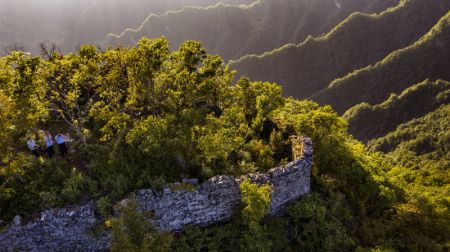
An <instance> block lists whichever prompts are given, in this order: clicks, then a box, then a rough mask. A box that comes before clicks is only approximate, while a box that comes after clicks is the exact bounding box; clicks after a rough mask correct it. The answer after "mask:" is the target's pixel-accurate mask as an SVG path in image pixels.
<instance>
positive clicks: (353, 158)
mask: <svg viewBox="0 0 450 252" xmlns="http://www.w3.org/2000/svg"><path fill="white" fill-rule="evenodd" d="M48 56H49V57H48V59H43V58H41V57H34V56H31V55H29V54H26V53H23V52H13V53H11V54H10V55H8V56H6V57H3V58H0V66H1V67H0V107H1V108H2V109H1V110H0V119H1V120H0V137H1V138H2V140H4V144H2V145H1V146H0V155H1V160H0V162H1V163H0V165H1V167H0V216H1V217H0V218H2V219H5V220H9V219H11V218H12V217H13V216H14V215H15V214H22V215H26V214H30V213H33V212H36V211H38V210H39V209H44V208H48V207H55V206H59V205H63V204H68V203H79V202H81V201H85V200H90V199H95V200H96V202H97V207H98V212H99V213H100V214H101V215H102V216H104V217H105V220H107V221H106V223H107V224H108V225H107V226H110V227H111V229H112V233H113V242H112V244H111V250H114V251H146V250H158V251H161V250H164V251H166V250H174V251H219V250H220V251H298V250H299V249H301V250H309V251H311V250H318V251H349V250H359V251H370V250H387V251H389V250H402V251H447V250H449V249H450V241H449V238H448V235H447V234H448V232H449V231H450V230H448V229H449V227H450V218H449V195H448V186H449V183H448V182H449V181H448V174H447V173H448V164H447V163H445V162H446V160H448V157H447V156H445V155H447V154H445V153H448V146H449V145H448V132H447V131H448V130H447V131H446V129H448V123H447V124H445V123H444V122H445V119H446V118H448V107H442V108H441V109H440V110H437V112H436V115H435V117H433V118H425V119H423V120H422V121H420V122H418V123H417V125H421V126H420V127H423V129H424V130H425V129H428V128H430V127H431V128H433V127H432V126H431V124H429V122H431V121H436V120H439V121H440V122H442V127H441V128H439V129H438V131H439V132H440V133H439V134H438V136H444V138H441V137H439V139H441V140H442V139H443V140H442V141H441V142H440V144H438V145H433V146H434V147H433V148H434V149H433V151H432V153H433V154H430V155H428V156H426V157H424V156H423V155H422V154H424V153H422V152H420V151H418V150H417V149H414V148H413V147H411V148H410V146H416V144H417V146H422V147H423V145H422V144H421V143H419V142H417V141H416V140H414V139H411V136H412V135H413V134H414V132H416V131H414V132H413V133H411V134H410V133H405V134H403V132H400V133H398V136H399V137H396V136H397V135H395V136H394V137H388V138H387V139H391V138H392V139H393V140H392V141H391V140H389V141H388V143H389V144H391V145H392V146H403V145H402V144H401V143H396V141H397V140H396V139H401V141H402V142H405V143H406V144H405V146H406V147H404V148H403V147H402V148H400V149H402V150H404V151H402V152H399V153H400V154H396V153H397V151H394V152H392V153H390V154H388V155H387V156H386V155H384V154H381V153H374V152H370V151H369V150H367V149H366V147H365V146H364V145H363V144H361V143H360V142H358V141H356V140H355V139H353V137H352V136H351V135H350V134H349V133H348V132H347V122H346V121H345V120H344V119H343V118H341V117H340V116H339V115H338V113H337V112H335V111H334V110H333V108H332V107H331V106H319V105H318V104H316V103H314V102H312V101H299V100H295V99H292V98H283V97H282V89H281V87H280V86H278V85H276V84H274V83H268V82H252V81H250V80H249V79H247V78H242V79H240V80H239V81H238V82H237V83H235V85H232V79H233V72H232V71H231V70H230V69H229V68H228V67H227V66H225V65H224V64H223V61H222V60H221V59H220V57H219V56H213V55H209V54H207V53H206V51H205V49H203V48H202V46H201V44H200V43H198V42H195V41H187V42H185V43H183V44H182V45H181V46H180V48H179V49H178V50H177V51H170V50H169V44H168V42H167V40H166V39H165V38H160V39H153V40H150V39H142V40H140V42H139V43H138V45H137V46H135V47H131V48H117V49H109V50H107V51H105V52H102V51H99V50H98V49H97V48H96V47H95V46H83V47H81V49H80V50H79V51H78V52H77V53H74V54H68V55H65V56H62V55H58V54H49V55H48ZM436 118H439V119H436ZM405 127H408V126H405ZM420 127H419V126H418V128H417V130H420V129H422V128H420ZM408 128H409V127H408ZM411 128H412V129H411V130H414V129H415V128H414V127H412V126H411ZM400 129H401V128H400ZM433 129H434V128H433ZM41 130H50V131H51V132H52V133H56V132H66V131H70V133H71V135H72V136H73V138H74V140H75V141H74V142H71V143H70V145H69V148H70V150H71V151H70V153H69V157H66V158H60V157H55V158H53V159H49V158H47V157H46V156H44V155H43V156H41V157H40V158H35V157H33V156H32V155H31V153H29V150H27V148H26V140H27V137H34V138H35V139H36V140H37V141H38V142H40V144H41V145H43V142H42V139H43V138H42V132H41ZM433 132H434V131H433ZM444 132H445V133H444ZM416 133H417V132H416ZM300 135H306V136H309V137H311V138H312V140H313V142H314V164H313V173H312V193H311V194H310V195H308V196H305V197H303V198H301V199H299V200H298V201H297V202H294V203H293V204H291V205H290V206H289V207H288V209H287V211H286V213H285V214H284V215H283V216H280V217H268V216H265V213H266V210H267V208H268V206H269V203H270V197H269V195H270V192H271V188H270V186H269V185H263V186H256V185H254V184H251V183H249V182H245V183H243V184H242V185H241V191H242V194H243V195H242V196H243V202H242V203H243V204H242V207H241V209H237V211H236V216H235V217H234V218H233V220H232V221H231V222H229V223H223V224H220V225H214V226H211V227H206V228H199V227H193V226H189V227H186V228H185V229H184V231H183V233H182V234H181V236H180V237H173V236H172V235H170V234H167V233H159V232H158V231H156V230H155V229H154V227H152V225H151V224H150V223H149V222H148V217H151V216H148V215H147V213H139V212H137V211H136V208H137V206H136V205H135V204H133V202H131V203H130V204H128V205H127V206H122V207H120V210H119V211H120V213H121V214H120V215H119V216H116V217H115V218H112V219H108V218H110V217H111V210H112V206H113V204H114V203H115V202H116V201H117V200H119V199H121V198H122V197H124V196H125V195H126V194H128V193H131V192H133V191H134V190H136V189H139V188H148V187H153V188H158V187H160V186H161V185H162V184H163V183H166V182H169V181H176V180H179V179H180V178H183V177H198V178H201V179H206V178H209V177H211V176H213V175H216V174H231V175H239V174H242V173H248V172H258V171H266V170H267V169H269V168H271V167H273V166H276V165H278V164H282V163H285V162H286V161H288V160H290V159H292V151H291V143H290V140H289V139H290V137H291V136H300ZM432 135H433V133H430V134H428V135H426V136H424V142H423V143H427V142H429V141H433V139H434V140H435V138H431V136H432ZM408 137H410V138H408ZM425 138H429V140H427V139H425ZM380 141H381V140H380ZM373 146H375V143H374V144H373ZM393 148H396V147H392V148H391V149H389V150H392V149H393ZM397 149H398V148H397ZM404 153H408V155H409V156H406V155H405V156H404V157H411V158H410V159H409V160H410V162H403V161H399V158H398V157H401V155H403V154H404ZM397 155H398V156H397ZM434 157H437V158H440V161H439V162H437V163H436V162H435V160H434ZM414 160H418V161H417V162H418V163H415V161H414ZM421 160H424V163H419V162H422V161H421ZM425 163H426V165H428V166H426V167H430V168H427V169H422V168H421V165H422V164H425ZM414 164H418V165H419V167H418V168H419V169H417V167H416V166H414ZM441 165H444V166H441ZM424 167H425V166H424ZM446 172H447V173H446ZM445 174H447V177H445ZM425 177H427V178H432V180H430V181H428V180H427V179H425Z"/></svg>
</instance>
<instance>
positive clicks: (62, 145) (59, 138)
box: [55, 133, 67, 157]
mask: <svg viewBox="0 0 450 252" xmlns="http://www.w3.org/2000/svg"><path fill="white" fill-rule="evenodd" d="M55 140H56V143H57V144H58V147H59V153H60V154H61V157H64V155H66V154H67V146H66V139H65V137H64V135H63V134H61V133H58V134H56V136H55Z"/></svg>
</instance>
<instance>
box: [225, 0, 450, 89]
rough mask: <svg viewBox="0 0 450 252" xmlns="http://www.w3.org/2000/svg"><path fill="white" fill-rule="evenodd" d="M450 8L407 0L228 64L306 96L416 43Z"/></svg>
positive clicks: (449, 4) (439, 2) (440, 2)
mask: <svg viewBox="0 0 450 252" xmlns="http://www.w3.org/2000/svg"><path fill="white" fill-rule="evenodd" d="M449 9H450V2H449V1H443V0H434V1H422V0H407V1H402V2H401V3H400V4H399V5H398V6H396V7H395V8H391V9H389V10H387V11H385V12H383V13H381V14H373V15H368V14H363V13H355V14H353V15H351V16H350V17H349V18H347V19H346V20H345V21H343V22H342V23H341V24H339V25H338V26H337V27H336V28H334V29H333V30H332V31H331V32H329V33H328V34H327V35H325V36H323V37H319V38H308V39H307V40H306V41H305V42H303V43H301V44H297V45H293V44H292V45H285V46H283V47H281V48H279V49H276V50H274V51H272V52H268V53H264V54H262V55H260V56H256V55H251V56H245V57H243V58H242V59H240V60H238V61H232V62H231V64H230V65H231V66H232V68H233V69H236V70H237V71H238V74H242V75H245V76H249V77H250V78H252V79H256V80H269V81H274V82H277V83H279V84H280V85H282V86H283V88H284V90H285V95H287V96H293V97H297V98H306V97H308V96H310V95H312V94H314V93H315V92H318V91H320V90H322V89H324V88H326V87H327V86H328V85H329V84H330V83H331V82H332V81H333V80H334V79H336V78H339V77H342V76H345V75H347V74H348V73H351V72H352V71H353V70H356V69H359V68H362V67H365V66H367V65H370V64H375V63H376V62H378V61H380V60H382V59H383V58H384V57H386V56H387V55H388V54H389V53H391V52H393V51H395V50H397V49H401V48H404V47H406V46H408V45H410V44H412V43H414V42H415V41H416V40H418V39H419V38H420V37H421V36H423V35H424V34H426V33H427V32H428V31H429V30H430V29H431V27H433V25H434V24H436V22H437V21H438V20H439V19H440V18H441V17H442V16H443V15H444V14H445V13H446V12H447V11H448V10H449ZM421 81H422V80H421Z"/></svg>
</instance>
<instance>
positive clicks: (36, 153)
mask: <svg viewBox="0 0 450 252" xmlns="http://www.w3.org/2000/svg"><path fill="white" fill-rule="evenodd" d="M27 145H28V148H29V149H30V151H31V153H32V154H33V155H34V156H35V157H39V151H38V148H39V147H38V146H37V144H36V141H34V139H32V138H31V137H29V138H28V142H27Z"/></svg>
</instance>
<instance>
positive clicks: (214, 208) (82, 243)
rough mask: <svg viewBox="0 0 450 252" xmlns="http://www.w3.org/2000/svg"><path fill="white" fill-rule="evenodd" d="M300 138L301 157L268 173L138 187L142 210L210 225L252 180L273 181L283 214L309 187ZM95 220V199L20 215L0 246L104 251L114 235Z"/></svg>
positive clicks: (165, 226) (307, 159) (171, 224)
mask: <svg viewBox="0 0 450 252" xmlns="http://www.w3.org/2000/svg"><path fill="white" fill-rule="evenodd" d="M302 141H303V156H302V158H301V159H298V160H296V161H293V162H291V163H289V164H287V165H285V166H281V167H277V168H273V169H271V170H270V171H268V172H267V173H263V174H248V175H245V176H242V177H239V178H234V177H231V176H217V177H214V178H212V179H210V180H208V181H207V182H205V183H203V184H201V185H199V186H198V187H197V188H195V187H192V190H188V189H183V188H184V187H183V186H181V185H180V184H172V185H168V186H166V188H165V189H163V190H162V191H157V190H153V189H147V190H140V191H138V192H137V193H136V197H135V198H136V200H137V202H138V203H139V206H140V210H142V211H151V212H153V213H154V214H153V216H154V217H153V219H152V221H153V223H154V224H155V225H156V226H157V227H158V228H159V229H161V230H175V229H180V228H182V227H183V226H184V225H187V224H192V225H199V226H207V225H210V224H213V223H220V222H224V221H227V220H229V219H230V218H231V216H232V213H233V210H234V209H235V208H236V207H237V206H239V204H240V202H241V192H240V188H239V184H240V183H241V182H242V181H244V180H246V179H250V180H251V181H252V182H254V183H258V184H265V183H269V184H270V185H271V186H272V189H273V192H272V195H271V204H270V209H269V214H271V215H276V214H279V213H281V212H282V210H283V208H284V207H285V206H286V204H287V203H289V202H291V201H294V200H296V199H298V198H299V197H300V196H302V195H304V194H306V193H308V192H309V191H310V173H311V167H312V142H311V140H310V139H309V138H303V139H302ZM97 221H100V217H98V216H96V214H95V205H94V204H93V203H89V204H87V205H84V206H80V207H73V208H63V209H52V210H48V211H45V212H42V213H41V217H40V219H39V220H36V221H34V222H32V223H29V224H26V225H21V220H20V217H17V218H16V219H15V220H14V221H13V223H12V225H11V227H10V228H8V229H7V230H6V231H4V232H3V233H0V251H14V250H18V251H64V250H66V251H102V250H105V249H106V248H107V247H108V244H109V242H110V239H111V237H110V234H109V233H102V234H97V235H95V234H94V232H93V229H94V227H95V225H96V222H97Z"/></svg>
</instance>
